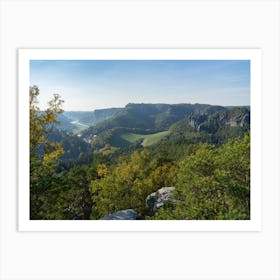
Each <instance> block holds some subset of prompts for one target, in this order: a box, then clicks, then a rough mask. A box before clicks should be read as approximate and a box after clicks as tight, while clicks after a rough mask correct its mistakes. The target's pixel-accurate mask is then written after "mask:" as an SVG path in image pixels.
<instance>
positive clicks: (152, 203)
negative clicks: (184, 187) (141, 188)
mask: <svg viewBox="0 0 280 280" xmlns="http://www.w3.org/2000/svg"><path fill="white" fill-rule="evenodd" d="M174 189H175V188H174V187H164V188H161V189H159V190H157V191H156V192H154V193H152V194H150V195H148V196H147V198H146V206H147V207H148V208H149V209H150V210H151V211H152V212H155V211H157V210H159V208H160V207H162V206H163V205H164V202H166V201H167V200H171V201H175V200H174V199H173V191H174Z"/></svg>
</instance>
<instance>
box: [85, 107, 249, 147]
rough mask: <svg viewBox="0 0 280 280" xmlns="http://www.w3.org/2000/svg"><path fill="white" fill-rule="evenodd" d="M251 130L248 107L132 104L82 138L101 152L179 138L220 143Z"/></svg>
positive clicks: (88, 130) (86, 132)
mask: <svg viewBox="0 0 280 280" xmlns="http://www.w3.org/2000/svg"><path fill="white" fill-rule="evenodd" d="M249 129H250V109H249V108H248V107H234V106H231V107H223V106H212V105H208V104H143V103H142V104H131V103H130V104H127V105H126V106H125V108H123V109H122V110H119V111H118V112H117V113H116V114H115V115H113V116H112V117H110V118H108V119H106V120H104V121H101V122H99V123H97V124H96V125H94V126H91V127H89V128H88V129H85V130H84V131H83V132H82V138H84V139H85V140H86V141H87V142H89V143H92V144H93V145H95V146H96V147H98V148H102V147H104V146H106V145H111V146H113V147H126V146H129V145H131V144H140V145H142V146H149V145H152V144H155V143H157V142H158V141H160V140H162V139H164V138H178V137H182V138H183V139H186V138H193V139H196V140H195V141H200V140H201V141H204V140H205V139H206V140H205V141H207V142H213V143H216V142H220V141H221V142H222V141H223V139H227V138H229V137H235V136H239V135H243V134H244V132H245V131H248V130H249ZM209 139H210V140H209ZM151 140H152V141H151Z"/></svg>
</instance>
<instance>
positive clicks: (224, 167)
mask: <svg viewBox="0 0 280 280" xmlns="http://www.w3.org/2000/svg"><path fill="white" fill-rule="evenodd" d="M174 196H175V199H177V201H176V203H175V204H174V205H172V207H169V208H168V207H163V208H162V209H161V210H160V211H159V212H158V213H156V215H155V217H154V219H179V220H180V219H187V220H205V219H206V220H217V219H223V220H240V219H242V220H243V219H244V220H246V219H250V135H249V134H247V135H245V136H244V137H243V138H242V139H240V138H237V139H235V140H230V141H228V142H227V143H226V144H224V145H222V146H221V147H219V148H217V147H215V146H213V145H209V144H202V145H201V146H200V148H199V149H198V150H196V151H195V153H194V154H192V155H190V156H188V157H186V158H185V159H184V160H182V161H181V163H180V164H179V168H178V170H177V176H176V184H175V194H174Z"/></svg>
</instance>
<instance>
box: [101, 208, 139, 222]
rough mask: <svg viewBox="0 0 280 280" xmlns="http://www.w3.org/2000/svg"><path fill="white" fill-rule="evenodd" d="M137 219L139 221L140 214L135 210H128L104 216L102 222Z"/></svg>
mask: <svg viewBox="0 0 280 280" xmlns="http://www.w3.org/2000/svg"><path fill="white" fill-rule="evenodd" d="M137 219H138V214H137V212H136V211H135V210H133V209H126V210H121V211H118V212H115V213H113V214H109V215H107V216H104V217H102V218H101V219H100V220H137Z"/></svg>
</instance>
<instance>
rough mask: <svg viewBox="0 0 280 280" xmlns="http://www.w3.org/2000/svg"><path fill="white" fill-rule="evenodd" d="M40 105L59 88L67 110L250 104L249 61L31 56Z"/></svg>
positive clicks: (31, 67) (31, 83)
mask: <svg viewBox="0 0 280 280" xmlns="http://www.w3.org/2000/svg"><path fill="white" fill-rule="evenodd" d="M30 85H31V86H33V85H37V86H38V87H39V89H40V95H39V102H40V103H39V106H40V108H41V109H42V110H44V109H45V108H46V104H47V101H48V100H50V99H51V98H52V96H53V94H55V93H58V94H59V95H60V96H61V97H62V99H63V100H64V101H65V103H64V105H63V109H64V110H65V111H93V110H96V109H108V108H123V107H125V105H127V104H128V103H137V104H139V103H153V104H155V103H162V104H180V103H187V104H188V103H190V104H195V103H200V104H209V105H219V106H250V61H249V60H31V61H30Z"/></svg>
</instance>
